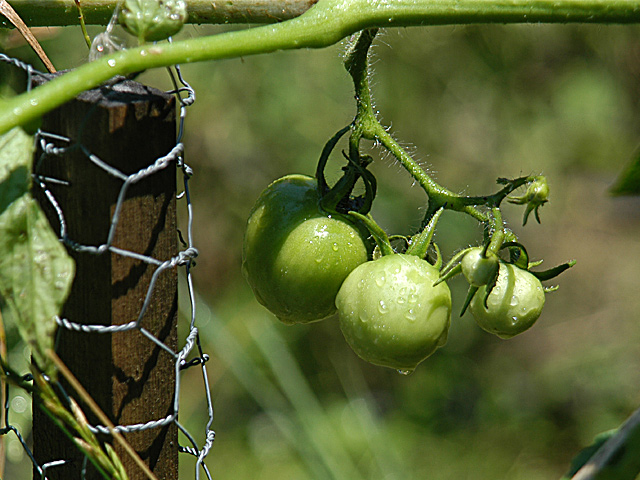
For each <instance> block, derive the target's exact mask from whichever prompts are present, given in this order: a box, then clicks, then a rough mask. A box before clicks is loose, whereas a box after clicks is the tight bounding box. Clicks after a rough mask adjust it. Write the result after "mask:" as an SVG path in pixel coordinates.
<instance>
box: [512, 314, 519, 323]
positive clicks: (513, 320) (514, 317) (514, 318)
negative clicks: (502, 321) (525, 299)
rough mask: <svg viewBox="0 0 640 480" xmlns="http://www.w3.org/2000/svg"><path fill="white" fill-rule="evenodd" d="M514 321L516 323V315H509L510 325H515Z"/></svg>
mask: <svg viewBox="0 0 640 480" xmlns="http://www.w3.org/2000/svg"><path fill="white" fill-rule="evenodd" d="M516 323H518V317H516V316H515V315H514V316H513V317H511V325H515V324H516Z"/></svg>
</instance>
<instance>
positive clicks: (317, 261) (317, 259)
mask: <svg viewBox="0 0 640 480" xmlns="http://www.w3.org/2000/svg"><path fill="white" fill-rule="evenodd" d="M322 260H324V257H317V258H316V263H322Z"/></svg>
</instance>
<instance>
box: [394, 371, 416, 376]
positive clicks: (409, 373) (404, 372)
mask: <svg viewBox="0 0 640 480" xmlns="http://www.w3.org/2000/svg"><path fill="white" fill-rule="evenodd" d="M398 373H399V374H400V375H404V376H405V377H406V376H407V375H411V374H412V373H413V370H398Z"/></svg>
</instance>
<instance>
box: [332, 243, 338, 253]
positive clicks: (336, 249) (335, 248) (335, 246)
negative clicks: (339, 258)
mask: <svg viewBox="0 0 640 480" xmlns="http://www.w3.org/2000/svg"><path fill="white" fill-rule="evenodd" d="M331 248H332V249H333V251H334V252H337V251H338V244H337V243H335V242H334V243H333V245H332V246H331Z"/></svg>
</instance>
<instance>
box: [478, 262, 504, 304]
mask: <svg viewBox="0 0 640 480" xmlns="http://www.w3.org/2000/svg"><path fill="white" fill-rule="evenodd" d="M499 275H500V268H498V269H497V270H496V271H495V272H494V273H493V275H492V276H491V278H490V279H489V281H488V282H487V285H486V290H485V295H484V299H483V301H482V303H483V304H484V308H486V309H487V310H488V309H489V305H488V304H487V302H488V301H489V295H491V292H492V291H493V289H494V288H495V286H496V283H497V282H498V276H499Z"/></svg>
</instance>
